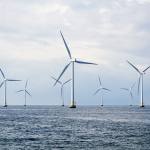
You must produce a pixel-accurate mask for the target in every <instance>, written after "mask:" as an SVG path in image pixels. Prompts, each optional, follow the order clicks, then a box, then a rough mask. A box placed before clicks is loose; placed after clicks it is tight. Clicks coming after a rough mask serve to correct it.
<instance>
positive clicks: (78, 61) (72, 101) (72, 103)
mask: <svg viewBox="0 0 150 150" xmlns="http://www.w3.org/2000/svg"><path fill="white" fill-rule="evenodd" d="M60 34H61V37H62V39H63V42H64V45H65V47H66V49H67V52H68V55H69V58H70V60H69V63H68V64H67V65H66V66H65V68H64V69H63V70H62V72H61V74H60V75H59V77H58V79H57V80H56V82H55V84H54V86H55V85H56V84H57V82H58V81H59V79H60V78H61V76H62V75H63V74H64V72H65V71H66V70H67V68H68V67H69V66H70V64H72V89H71V105H70V108H76V104H75V100H74V64H75V63H78V64H91V65H97V64H95V63H90V62H84V61H80V60H77V59H76V58H73V57H72V55H71V52H70V50H69V47H68V45H67V43H66V41H65V39H64V36H63V34H62V32H61V31H60Z"/></svg>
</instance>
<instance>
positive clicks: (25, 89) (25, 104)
mask: <svg viewBox="0 0 150 150" xmlns="http://www.w3.org/2000/svg"><path fill="white" fill-rule="evenodd" d="M27 85H28V80H27V81H26V84H25V87H24V89H23V90H19V91H17V93H19V92H24V107H26V106H27V103H26V99H27V94H28V95H29V96H30V97H31V94H30V93H29V92H28V91H27Z"/></svg>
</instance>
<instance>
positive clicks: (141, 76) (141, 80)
mask: <svg viewBox="0 0 150 150" xmlns="http://www.w3.org/2000/svg"><path fill="white" fill-rule="evenodd" d="M127 63H128V64H129V65H131V66H132V67H133V68H134V69H135V70H136V71H137V72H138V73H139V75H140V77H139V83H138V91H139V87H140V83H141V107H144V99H143V75H144V74H145V73H146V71H147V70H148V69H149V68H150V66H149V67H147V68H146V69H144V70H143V71H139V69H138V68H137V67H135V66H134V65H133V64H132V63H131V62H129V61H128V60H127Z"/></svg>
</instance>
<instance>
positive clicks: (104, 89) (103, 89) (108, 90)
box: [102, 88, 111, 92]
mask: <svg viewBox="0 0 150 150" xmlns="http://www.w3.org/2000/svg"><path fill="white" fill-rule="evenodd" d="M102 89H103V90H106V91H109V92H110V91H111V90H109V89H107V88H102Z"/></svg>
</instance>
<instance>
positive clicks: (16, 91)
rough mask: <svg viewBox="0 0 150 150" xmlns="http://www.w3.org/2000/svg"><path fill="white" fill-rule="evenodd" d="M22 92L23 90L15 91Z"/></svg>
mask: <svg viewBox="0 0 150 150" xmlns="http://www.w3.org/2000/svg"><path fill="white" fill-rule="evenodd" d="M22 91H24V90H19V91H16V92H17V93H19V92H22Z"/></svg>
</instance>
